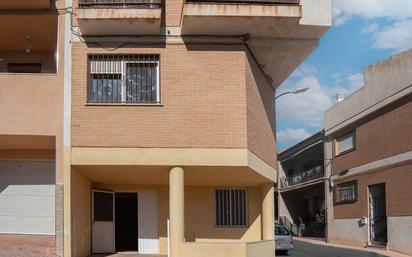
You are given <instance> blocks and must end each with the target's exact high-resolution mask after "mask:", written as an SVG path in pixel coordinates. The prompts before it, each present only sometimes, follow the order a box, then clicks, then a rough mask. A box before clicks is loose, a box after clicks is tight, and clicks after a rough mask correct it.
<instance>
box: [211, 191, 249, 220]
mask: <svg viewBox="0 0 412 257" xmlns="http://www.w3.org/2000/svg"><path fill="white" fill-rule="evenodd" d="M215 200H216V226H218V227H245V226H247V215H246V214H247V211H246V207H247V204H246V201H247V199H246V190H245V189H216V199H215Z"/></svg>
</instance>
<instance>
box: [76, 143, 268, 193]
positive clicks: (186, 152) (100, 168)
mask: <svg viewBox="0 0 412 257" xmlns="http://www.w3.org/2000/svg"><path fill="white" fill-rule="evenodd" d="M71 163H72V166H73V167H75V168H76V169H78V170H79V171H80V172H81V173H83V174H84V175H85V176H86V177H88V178H89V179H90V180H92V181H94V182H96V183H102V184H108V183H117V184H128V183H130V184H142V185H167V184H168V183H169V182H168V179H169V171H170V169H171V168H172V167H176V166H182V167H184V169H185V174H186V175H185V176H186V177H187V179H186V182H185V184H187V185H215V186H223V185H244V186H257V185H260V184H263V183H267V182H274V181H275V180H276V170H275V169H274V168H272V167H270V166H269V165H267V164H266V163H264V162H263V161H262V160H260V159H259V158H258V157H256V156H255V155H254V154H253V153H251V152H249V151H248V150H247V149H172V148H83V147H73V148H72V158H71Z"/></svg>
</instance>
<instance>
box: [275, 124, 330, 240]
mask: <svg viewBox="0 0 412 257" xmlns="http://www.w3.org/2000/svg"><path fill="white" fill-rule="evenodd" d="M323 142H324V133H323V131H320V132H318V133H316V134H315V135H313V136H311V137H309V138H307V139H305V140H303V141H302V142H299V143H298V144H296V145H294V146H291V147H290V148H288V149H286V150H284V151H282V152H281V153H279V154H278V184H277V185H278V188H277V192H278V194H277V201H278V208H277V215H276V218H277V219H278V222H279V223H281V224H283V225H286V226H288V227H289V228H290V229H291V230H292V232H293V233H294V234H297V235H299V236H314V237H324V236H325V173H324V167H323V164H324V162H323V156H324V154H323Z"/></svg>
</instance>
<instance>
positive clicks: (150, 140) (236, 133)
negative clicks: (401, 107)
mask: <svg viewBox="0 0 412 257" xmlns="http://www.w3.org/2000/svg"><path fill="white" fill-rule="evenodd" d="M0 9H1V10H0V21H1V22H0V27H1V28H2V29H3V30H2V31H3V33H4V35H7V37H5V38H4V39H3V40H2V41H1V42H0V118H1V122H0V185H1V189H0V246H1V247H2V250H4V249H3V244H4V243H3V244H2V243H1V242H12V241H13V242H15V243H14V244H9V243H7V244H6V245H14V246H16V245H18V246H22V245H28V244H30V242H32V243H31V245H29V246H28V248H29V250H27V249H23V250H24V251H28V252H26V256H30V249H34V250H33V251H36V252H39V251H41V252H48V253H50V254H56V255H58V256H63V255H64V256H66V257H85V256H90V255H94V254H100V253H103V254H113V253H123V252H127V253H133V254H135V255H141V254H145V255H146V254H153V255H169V256H172V257H185V256H187V257H202V256H210V255H214V256H216V257H223V256H224V257H232V256H233V257H234V256H236V257H239V256H240V257H254V256H259V257H261V256H262V257H266V256H273V254H274V235H273V233H274V230H273V229H274V218H273V217H274V195H273V189H274V187H273V185H274V183H275V182H276V180H277V165H276V163H277V160H276V157H275V154H274V151H275V149H276V142H275V136H274V131H275V128H274V127H275V124H274V120H275V119H274V116H275V111H274V99H273V98H274V91H275V89H276V88H277V87H278V86H279V85H280V84H281V82H282V81H284V80H285V79H286V78H287V77H288V75H289V74H290V73H291V72H292V71H293V70H294V69H295V68H296V67H297V66H298V65H299V64H300V63H301V62H302V61H303V59H304V58H305V57H306V56H307V55H309V54H310V53H311V52H312V51H313V49H314V48H315V47H316V46H317V43H318V40H319V38H320V37H321V36H322V34H323V33H324V32H325V31H326V30H327V29H328V27H329V26H330V25H331V0H302V1H301V2H299V1H296V0H266V1H260V0H253V1H241V0H238V1H233V0H230V1H229V0H224V1H221V0H215V1H206V0H205V1H191V0H187V1H184V0H167V1H164V0H163V1H160V0H78V1H77V0H74V1H72V0H64V1H63V0H52V1H48V0H31V1H25V0H24V1H23V0H22V1H3V2H2V3H1V4H0ZM12 234H13V235H12ZM34 235H36V236H34ZM22 242H24V244H22ZM23 248H24V247H23ZM40 248H41V249H40ZM33 254H34V253H33ZM9 255H10V256H13V255H14V253H11V254H9Z"/></svg>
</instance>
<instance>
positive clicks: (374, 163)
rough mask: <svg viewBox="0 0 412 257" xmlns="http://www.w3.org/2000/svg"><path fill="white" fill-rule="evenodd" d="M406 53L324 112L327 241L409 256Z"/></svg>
mask: <svg viewBox="0 0 412 257" xmlns="http://www.w3.org/2000/svg"><path fill="white" fill-rule="evenodd" d="M411 71H412V50H409V51H406V52H403V53H400V54H398V55H395V56H392V57H390V58H388V59H386V60H383V61H381V62H378V63H376V64H373V65H371V66H369V67H368V68H367V69H366V71H365V86H364V87H362V88H361V89H359V90H358V91H357V92H355V93H354V94H352V95H351V96H349V97H348V98H347V99H345V100H343V101H341V102H340V103H338V104H336V105H335V106H333V107H332V108H330V109H329V110H328V111H327V112H326V114H325V134H326V139H325V140H326V141H325V167H326V171H327V176H328V178H330V179H328V180H327V194H326V201H327V208H328V212H327V213H328V220H327V224H328V225H327V235H328V240H329V241H330V242H337V243H343V244H349V245H357V246H381V247H384V248H385V247H386V248H388V249H390V250H394V251H398V252H402V253H406V254H412V246H411V238H412V204H411V198H412V193H411V190H410V182H411V181H412V136H411V128H412V72H411Z"/></svg>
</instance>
